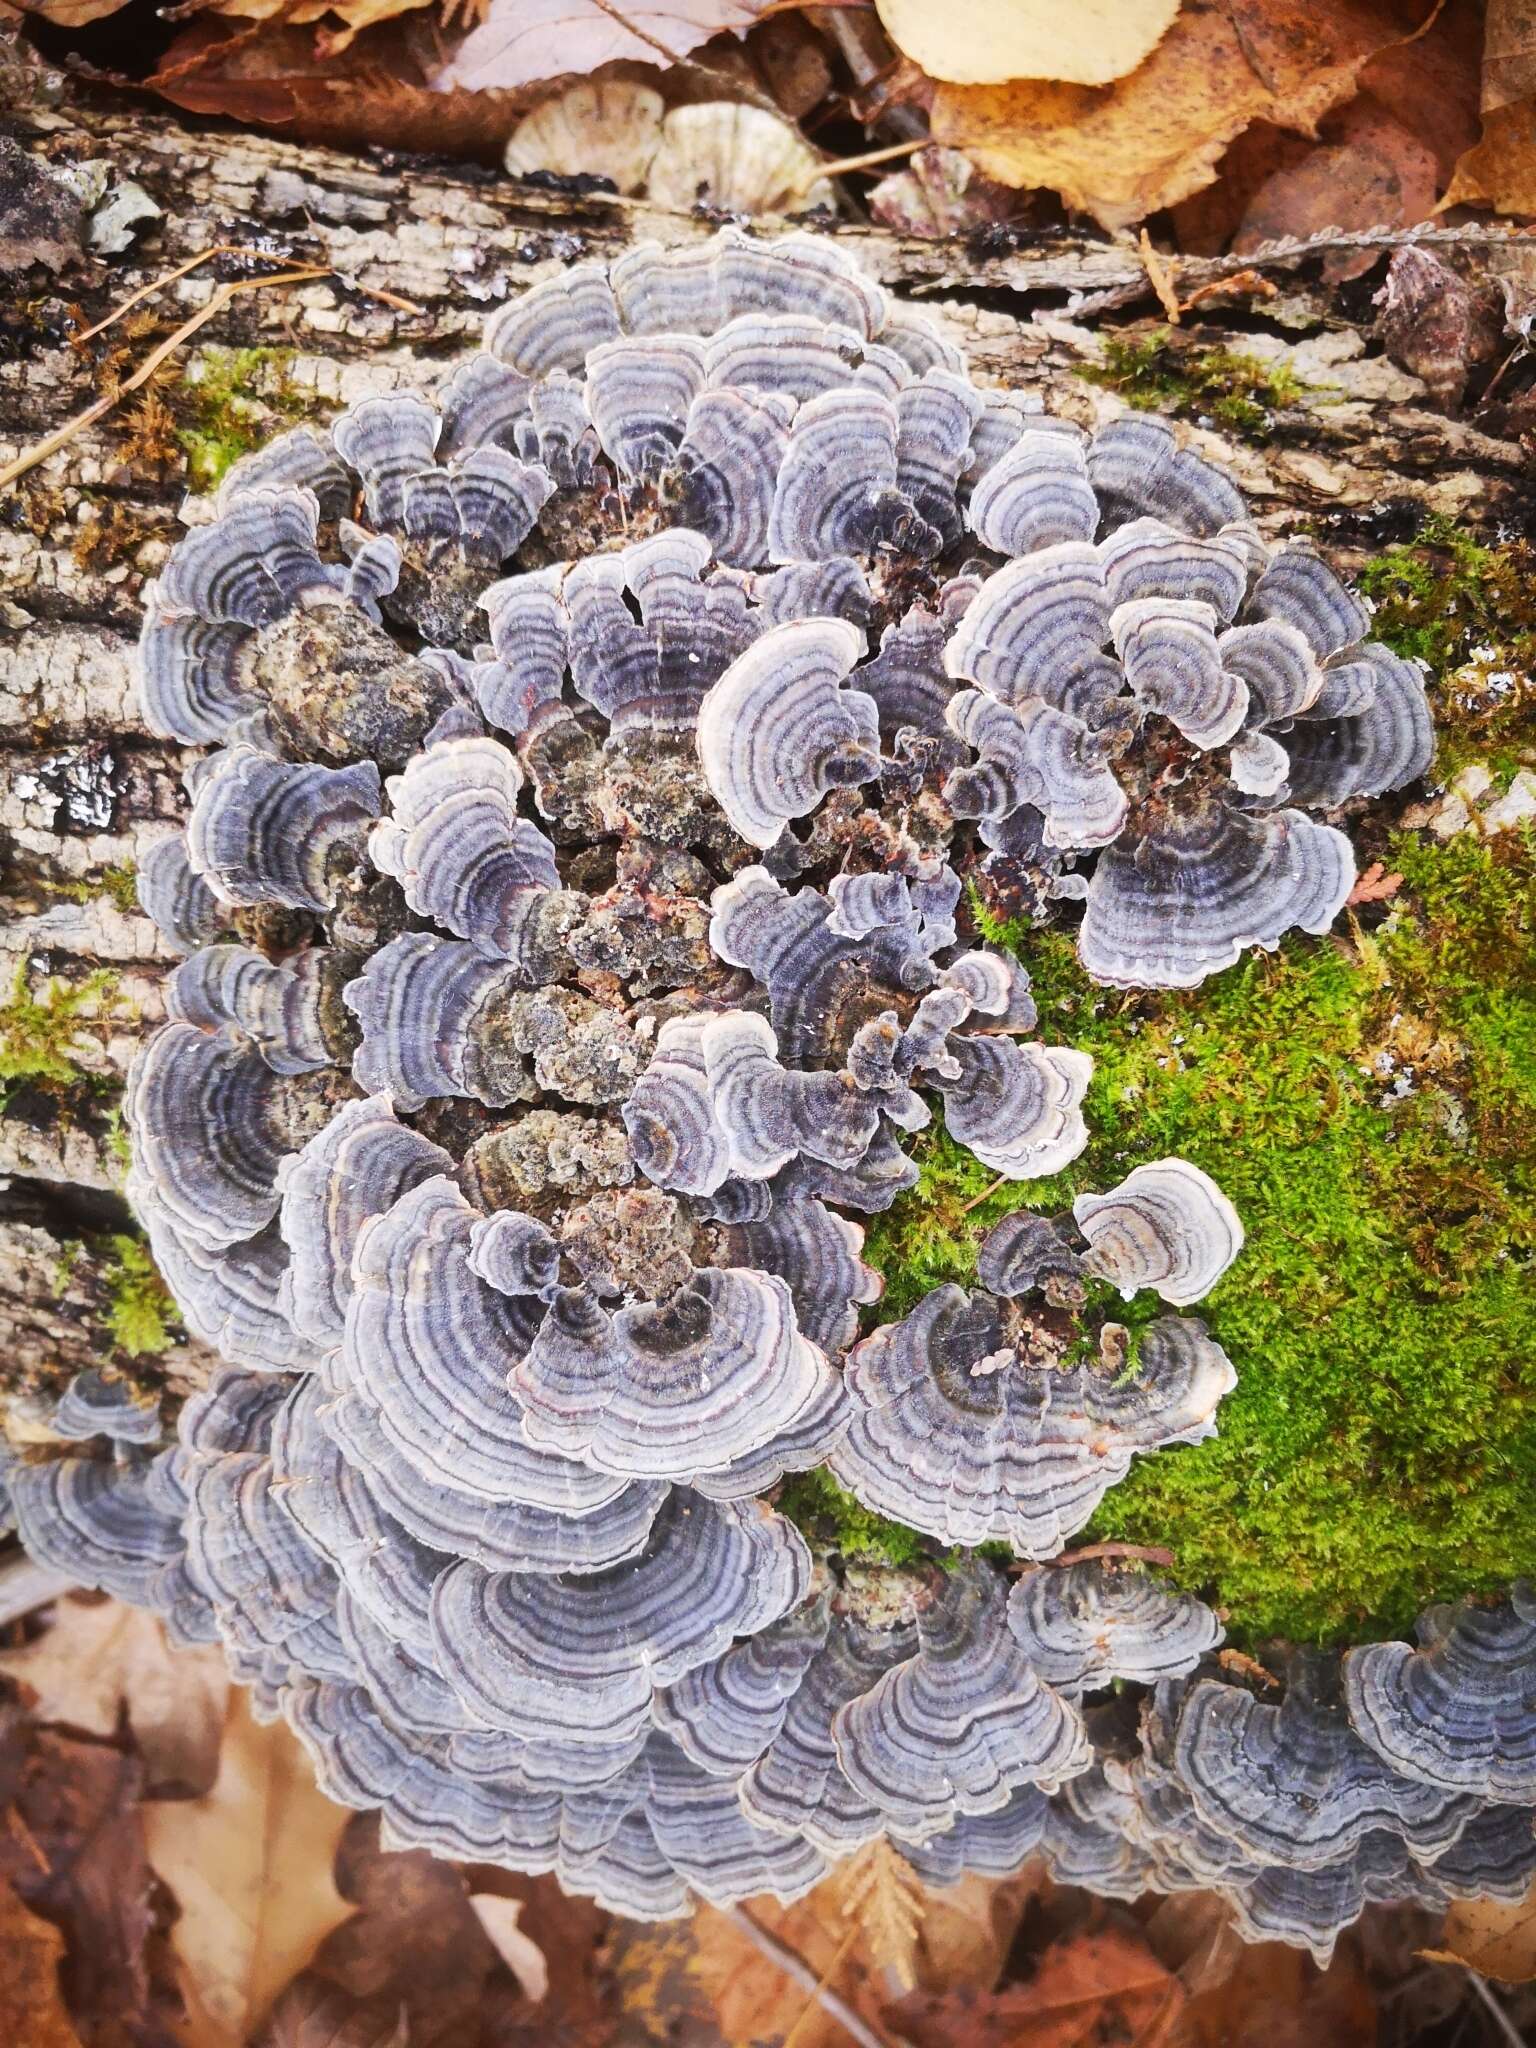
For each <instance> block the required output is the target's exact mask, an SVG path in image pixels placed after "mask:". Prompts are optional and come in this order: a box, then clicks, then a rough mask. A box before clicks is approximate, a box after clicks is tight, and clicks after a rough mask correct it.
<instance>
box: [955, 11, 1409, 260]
mask: <svg viewBox="0 0 1536 2048" xmlns="http://www.w3.org/2000/svg"><path fill="white" fill-rule="evenodd" d="M1415 25H1416V24H1415V21H1414V19H1413V17H1412V16H1411V15H1410V14H1408V13H1407V12H1406V10H1405V9H1404V8H1402V7H1400V6H1397V5H1395V4H1393V0H1336V4H1334V5H1332V6H1329V7H1327V8H1298V7H1297V6H1295V5H1294V0H1224V4H1222V5H1216V4H1214V0H1189V4H1188V5H1186V6H1185V7H1184V9H1183V10H1182V12H1181V13H1180V14H1179V17H1178V19H1177V20H1176V21H1175V22H1174V24H1173V27H1172V28H1171V29H1170V30H1169V32H1168V33H1167V35H1165V36H1164V37H1163V39H1162V41H1161V42H1160V43H1159V44H1158V46H1157V48H1156V49H1155V50H1154V51H1153V52H1152V54H1151V55H1150V56H1149V57H1148V58H1147V60H1146V62H1145V63H1143V64H1141V65H1139V66H1138V67H1137V69H1136V70H1135V71H1133V72H1132V73H1131V75H1130V76H1129V77H1128V78H1124V79H1121V80H1120V81H1119V82H1118V83H1117V84H1114V85H1108V86H1100V87H1088V86H1078V85H1057V84H1049V83H1042V82H1040V81H1036V80H1017V81H1015V82H1014V83H1013V84H1011V85H1003V86H953V85H941V86H940V87H939V88H938V90H937V91H936V93H935V95H934V101H933V116H932V121H933V135H934V140H935V141H937V142H944V143H949V144H952V145H953V146H954V147H955V148H956V149H963V150H964V151H965V152H966V154H967V155H968V156H970V157H972V158H973V159H974V160H975V162H976V163H977V164H978V165H979V166H980V168H981V169H982V170H983V171H985V172H986V173H987V174H988V175H989V176H991V177H994V178H999V179H1001V180H1002V181H1003V182H1004V183H1005V184H1009V185H1043V186H1047V187H1049V188H1050V189H1051V190H1052V191H1055V192H1059V193H1060V194H1061V195H1062V197H1063V198H1064V199H1065V200H1066V202H1067V204H1068V205H1069V206H1072V207H1076V208H1079V209H1081V210H1082V211H1083V212H1086V213H1091V214H1092V215H1093V216H1094V217H1095V219H1097V220H1099V221H1101V222H1102V223H1103V224H1104V225H1105V226H1106V227H1125V226H1128V225H1129V224H1130V223H1132V222H1133V221H1138V220H1141V219H1143V218H1144V217H1145V216H1146V215H1147V214H1149V213H1153V212H1155V211H1157V209H1158V208H1160V207H1164V206H1172V205H1174V204H1175V203H1176V202H1177V201H1179V200H1181V199H1184V198H1186V197H1187V196H1188V195H1189V194H1190V193H1192V192H1196V191H1199V190H1200V189H1201V187H1202V186H1205V185H1208V184H1209V183H1210V182H1211V180H1212V179H1213V178H1214V176H1215V175H1216V166H1217V164H1218V163H1219V161H1220V159H1221V155H1222V152H1223V151H1224V150H1225V149H1226V148H1227V146H1228V144H1229V143H1230V142H1231V141H1232V140H1233V138H1234V137H1236V136H1237V135H1239V134H1241V133H1242V131H1243V130H1244V129H1245V128H1247V127H1248V125H1249V123H1250V122H1253V121H1267V122H1269V123H1271V124H1272V125H1274V126H1275V127H1279V128H1297V129H1301V130H1303V131H1305V132H1307V133H1309V134H1310V133H1314V132H1315V130H1316V127H1317V123H1318V122H1319V121H1320V120H1321V119H1322V117H1323V116H1324V115H1325V114H1326V113H1328V112H1329V110H1330V109H1331V108H1333V107H1336V106H1338V105H1340V104H1341V103H1342V102H1343V101H1345V100H1347V99H1349V98H1350V97H1351V96H1352V95H1353V93H1354V91H1355V86H1356V81H1357V80H1358V78H1359V75H1360V73H1361V71H1362V70H1363V69H1364V67H1365V66H1366V64H1367V63H1368V62H1369V61H1370V59H1371V58H1372V57H1373V56H1375V55H1376V53H1377V52H1378V51H1380V50H1383V49H1385V48H1386V47H1387V46H1388V45H1390V44H1392V43H1395V42H1398V41H1401V40H1402V38H1403V37H1404V36H1405V35H1408V34H1411V33H1412V31H1413V28H1414V27H1415Z"/></svg>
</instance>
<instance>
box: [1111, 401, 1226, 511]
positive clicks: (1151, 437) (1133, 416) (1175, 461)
mask: <svg viewBox="0 0 1536 2048" xmlns="http://www.w3.org/2000/svg"><path fill="white" fill-rule="evenodd" d="M1088 479H1089V482H1090V483H1091V484H1092V485H1093V488H1094V492H1095V494H1096V495H1097V497H1098V500H1099V503H1100V504H1101V506H1103V508H1104V512H1105V515H1106V517H1107V518H1108V519H1109V520H1112V521H1114V522H1115V523H1117V524H1118V523H1120V522H1122V521H1125V520H1129V519H1138V518H1143V517H1153V518H1157V519H1165V520H1167V522H1168V523H1169V525H1170V526H1177V527H1179V528H1181V529H1182V530H1183V531H1184V532H1185V533H1193V534H1208V533H1214V532H1216V530H1217V529H1218V528H1219V527H1221V526H1225V525H1227V524H1228V523H1229V522H1231V521H1232V520H1236V519H1242V518H1243V517H1244V516H1245V514H1246V512H1247V507H1246V506H1245V505H1244V503H1243V500H1242V495H1241V493H1240V492H1239V491H1238V489H1237V486H1236V485H1235V484H1234V483H1233V482H1232V479H1231V478H1230V477H1229V476H1227V475H1226V473H1225V472H1224V471H1222V470H1220V469H1218V468H1217V467H1216V465H1215V464H1214V463H1211V462H1206V461H1205V460H1204V459H1203V458H1202V457H1200V456H1198V455H1196V454H1195V452H1194V450H1193V449H1191V448H1181V447H1180V446H1179V441H1178V436H1177V435H1176V434H1175V433H1174V431H1173V428H1172V427H1170V426H1169V425H1168V423H1167V421H1166V420H1157V419H1149V418H1148V417H1147V415H1146V414H1145V413H1129V414H1125V415H1123V416H1122V417H1121V418H1120V419H1117V420H1111V421H1110V422H1109V424H1108V425H1107V426H1104V427H1100V429H1099V431H1098V432H1097V433H1096V434H1095V435H1094V437H1093V439H1092V441H1091V442H1090V443H1089V447H1088Z"/></svg>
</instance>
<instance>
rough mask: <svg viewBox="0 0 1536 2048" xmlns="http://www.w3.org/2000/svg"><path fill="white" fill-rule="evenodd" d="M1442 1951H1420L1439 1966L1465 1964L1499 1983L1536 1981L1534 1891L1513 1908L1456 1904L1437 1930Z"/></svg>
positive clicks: (1489, 1901)
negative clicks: (1443, 1923) (1443, 1964)
mask: <svg viewBox="0 0 1536 2048" xmlns="http://www.w3.org/2000/svg"><path fill="white" fill-rule="evenodd" d="M1440 1939H1441V1941H1442V1943H1443V1944H1444V1946H1443V1947H1442V1948H1438V1949H1426V1950H1425V1951H1424V1953H1425V1955H1427V1956H1428V1957H1429V1958H1430V1959H1431V1960H1432V1961H1434V1962H1437V1963H1464V1964H1465V1965H1466V1967H1467V1968H1468V1969H1469V1970H1476V1972H1477V1973H1478V1975H1479V1976H1480V1977H1497V1978H1498V1980H1499V1982H1500V1983H1501V1984H1529V1983H1530V1982H1531V1981H1532V1980H1533V1979H1536V1887H1533V1888H1532V1889H1531V1890H1530V1891H1529V1892H1527V1893H1526V1895H1525V1897H1524V1898H1523V1899H1521V1900H1520V1901H1519V1903H1518V1904H1517V1905H1513V1906H1506V1905H1500V1904H1499V1903H1498V1901H1497V1900H1495V1899H1460V1900H1458V1901H1457V1903H1456V1904H1455V1905H1454V1906H1452V1908H1451V1910H1450V1911H1449V1912H1448V1913H1447V1914H1446V1916H1445V1925H1444V1927H1442V1928H1441V1930H1440Z"/></svg>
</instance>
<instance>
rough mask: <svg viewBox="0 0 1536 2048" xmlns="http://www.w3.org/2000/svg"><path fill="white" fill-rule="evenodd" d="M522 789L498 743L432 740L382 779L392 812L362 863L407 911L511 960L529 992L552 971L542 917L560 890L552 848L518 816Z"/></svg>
mask: <svg viewBox="0 0 1536 2048" xmlns="http://www.w3.org/2000/svg"><path fill="white" fill-rule="evenodd" d="M522 783H523V774H522V770H521V769H520V768H519V767H518V765H517V760H516V758H515V756H513V755H512V754H510V753H508V751H507V749H506V748H505V747H503V746H502V745H501V744H500V743H499V742H498V741H496V740H493V739H488V738H473V739H447V740H439V741H438V742H437V744H436V745H435V746H431V747H429V748H428V749H427V750H426V752H425V753H423V754H417V755H415V756H414V757H413V758H412V760H410V761H409V762H408V763H407V764H406V767H405V770H404V772H403V773H402V774H399V775H392V776H391V777H390V778H389V781H388V783H387V785H386V787H387V790H388V794H389V805H390V816H389V817H388V818H384V819H380V821H379V823H378V824H376V825H375V826H374V828H373V830H372V832H371V833H370V834H369V837H368V857H369V859H370V860H371V861H372V862H373V864H374V866H375V867H376V868H378V869H379V870H380V872H381V873H383V874H388V875H393V876H395V877H396V879H397V880H398V881H399V882H400V884H401V887H402V888H403V889H404V891H405V900H406V902H407V903H409V904H410V906H411V908H412V909H413V910H416V911H419V912H421V914H422V915H423V916H425V917H430V918H431V919H432V920H433V921H434V923H437V924H440V925H442V926H444V927H445V928H446V929H447V930H448V931H450V932H453V933H455V934H456V935H457V936H458V937H459V938H461V939H472V940H474V942H475V943H476V944H477V945H479V946H480V947H481V948H482V950H483V951H485V952H487V953H491V954H494V955H496V956H498V957H499V958H501V959H505V960H510V961H512V962H514V963H515V964H516V965H517V966H518V967H519V968H520V970H521V972H522V975H523V979H524V985H525V986H530V987H531V986H534V985H536V984H537V983H538V982H539V981H541V980H544V979H546V978H548V970H549V969H550V968H551V967H552V966H555V965H556V961H553V960H552V959H551V949H550V948H549V947H548V945H547V944H541V943H540V942H541V939H542V938H543V933H542V932H541V930H540V912H541V909H542V904H543V899H544V898H546V897H547V896H548V895H549V893H550V892H551V891H553V890H558V889H559V888H560V886H561V885H560V875H559V871H558V869H557V868H556V866H555V849H554V848H553V846H551V845H550V843H549V841H548V840H547V839H546V838H545V836H544V834H543V833H542V832H541V831H540V830H539V828H538V827H537V825H531V824H529V822H528V821H527V819H526V818H520V817H518V815H517V808H516V806H517V794H518V791H519V790H520V789H521V787H522ZM573 900H574V899H573Z"/></svg>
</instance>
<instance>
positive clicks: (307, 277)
mask: <svg viewBox="0 0 1536 2048" xmlns="http://www.w3.org/2000/svg"><path fill="white" fill-rule="evenodd" d="M334 274H335V273H334V272H333V271H331V270H330V269H329V268H327V267H326V266H325V265H323V264H311V265H308V266H307V267H306V268H304V269H303V270H280V271H278V272H277V273H276V274H275V275H274V276H271V277H244V278H237V279H236V280H235V281H234V282H233V283H232V284H221V285H220V286H219V288H218V290H217V291H216V292H215V293H214V294H213V296H212V298H210V299H209V301H208V303H207V304H206V305H205V306H201V307H199V309H198V311H197V312H195V313H194V314H193V315H192V318H191V319H190V320H184V321H183V322H182V324H181V325H180V327H178V328H177V329H176V332H175V333H174V334H168V335H167V336H166V338H165V340H164V341H162V342H161V343H160V344H159V346H158V347H157V348H152V349H151V350H150V352H149V354H148V355H147V356H146V357H145V358H144V360H143V362H142V363H140V365H139V367H138V368H137V369H136V370H135V371H134V373H133V375H132V376H131V377H129V378H128V379H127V380H126V382H124V383H122V384H120V385H119V386H118V388H117V389H116V390H115V391H108V392H106V393H104V394H103V396H102V397H100V398H98V399H97V400H96V402H95V404H94V405H88V406H87V407H86V408H85V411H84V412H77V413H76V414H75V416H74V418H73V419H71V420H66V421H65V422H64V424H63V426H62V427H57V428H55V429H54V431H53V432H52V433H51V434H49V435H46V436H45V437H44V439H43V440H41V441H34V442H33V444H32V446H31V447H30V448H24V449H23V450H22V452H21V453H20V455H18V456H17V457H16V459H15V461H14V462H8V463H7V464H6V466H5V468H4V469H0V489H3V488H4V486H5V485H6V484H13V483H15V481H16V479H17V478H18V477H21V476H25V475H26V473H27V471H28V470H29V469H36V467H37V465H38V464H39V463H40V462H46V461H47V459H48V457H49V456H50V455H55V454H57V453H58V451H59V449H61V448H63V447H65V446H66V445H67V444H68V443H69V442H70V441H72V440H73V439H74V438H75V436H76V434H79V433H83V432H84V430H85V429H86V428H87V427H93V426H94V425H95V424H96V422H97V420H99V419H101V418H102V417H103V416H104V415H105V414H107V413H109V412H110V411H111V410H112V408H113V407H114V406H115V405H117V404H118V403H119V401H120V400H122V399H124V398H126V397H127V396H128V394H129V392H130V391H138V390H139V389H140V388H141V387H142V386H143V385H145V384H147V383H148V382H149V380H150V378H151V377H153V375H154V374H155V372H156V370H158V369H159V367H160V365H161V364H162V363H163V362H164V361H165V359H166V357H167V356H171V355H174V354H175V352H176V350H177V349H179V348H180V347H181V344H182V343H183V342H184V341H190V340H191V338H192V336H193V335H194V334H196V333H197V331H198V329H199V328H200V327H206V326H207V325H208V322H209V321H210V320H212V319H214V318H216V316H217V315H218V314H220V313H222V312H223V310H224V308H225V307H226V306H227V305H228V304H229V302H230V300H231V299H233V298H235V297H236V296H237V295H238V294H239V293H241V292H253V291H260V290H261V289H262V288H263V287H264V286H266V285H284V284H309V283H310V282H311V281H312V280H314V279H315V278H320V277H331V276H333V275H334Z"/></svg>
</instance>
